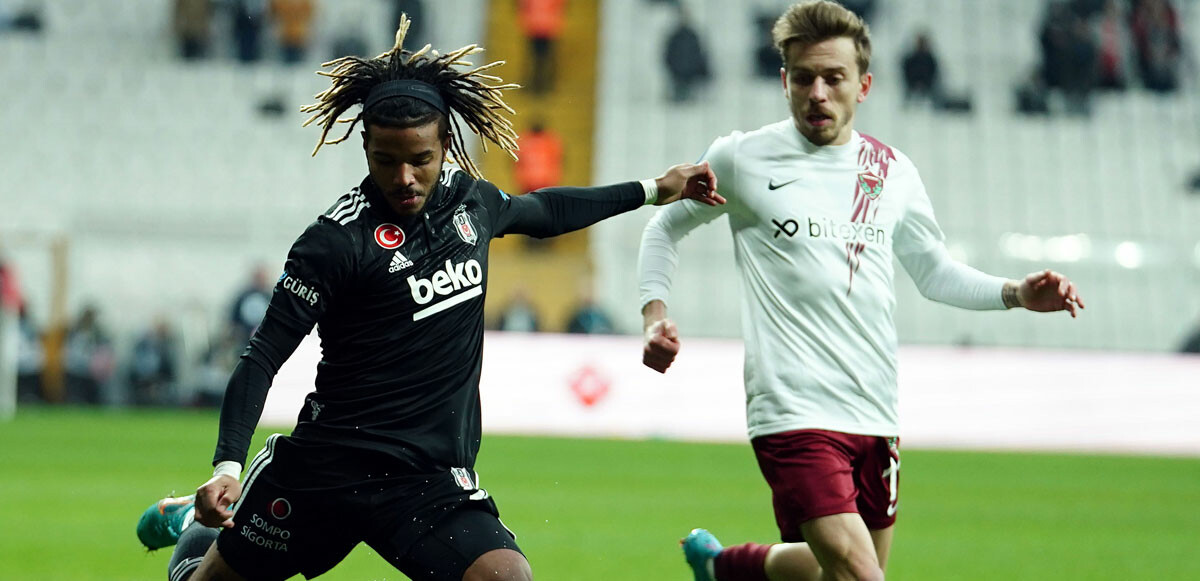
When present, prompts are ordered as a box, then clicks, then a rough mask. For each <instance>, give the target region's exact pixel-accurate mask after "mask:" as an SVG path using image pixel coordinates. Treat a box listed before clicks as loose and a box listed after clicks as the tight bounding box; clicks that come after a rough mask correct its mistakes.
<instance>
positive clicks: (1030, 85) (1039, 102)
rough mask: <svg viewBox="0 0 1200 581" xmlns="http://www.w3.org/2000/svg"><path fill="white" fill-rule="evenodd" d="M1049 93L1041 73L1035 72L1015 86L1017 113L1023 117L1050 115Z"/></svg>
mask: <svg viewBox="0 0 1200 581" xmlns="http://www.w3.org/2000/svg"><path fill="white" fill-rule="evenodd" d="M1048 95H1049V91H1048V89H1047V88H1046V84H1045V82H1044V76H1043V75H1042V72H1041V71H1037V70H1035V71H1034V72H1033V73H1031V74H1030V75H1029V78H1027V79H1025V82H1023V83H1021V84H1020V85H1017V91H1016V97H1017V112H1018V113H1021V114H1024V115H1048V114H1049V113H1050V101H1049V99H1048Z"/></svg>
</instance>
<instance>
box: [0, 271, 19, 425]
mask: <svg viewBox="0 0 1200 581" xmlns="http://www.w3.org/2000/svg"><path fill="white" fill-rule="evenodd" d="M22 303H23V301H22V299H21V291H20V285H19V284H18V283H17V276H16V270H15V269H14V267H13V266H12V265H11V264H9V263H8V262H6V261H5V260H4V259H3V258H0V419H6V418H10V417H12V415H13V414H14V413H15V412H16V403H17V399H18V396H17V392H18V387H17V376H18V373H19V367H20V344H21V322H20V311H21V306H22Z"/></svg>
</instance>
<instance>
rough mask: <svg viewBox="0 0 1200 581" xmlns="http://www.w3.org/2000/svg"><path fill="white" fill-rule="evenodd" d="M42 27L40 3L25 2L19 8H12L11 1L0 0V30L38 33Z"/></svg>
mask: <svg viewBox="0 0 1200 581" xmlns="http://www.w3.org/2000/svg"><path fill="white" fill-rule="evenodd" d="M43 27H44V25H43V21H42V7H41V5H40V4H27V5H25V6H22V7H20V8H14V7H13V4H12V2H6V1H4V0H0V32H4V31H5V30H14V31H17V32H32V33H39V32H41V31H42V28H43Z"/></svg>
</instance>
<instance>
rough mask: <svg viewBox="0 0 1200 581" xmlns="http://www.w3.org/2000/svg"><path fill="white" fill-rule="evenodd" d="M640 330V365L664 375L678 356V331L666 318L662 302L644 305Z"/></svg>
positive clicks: (664, 305)
mask: <svg viewBox="0 0 1200 581" xmlns="http://www.w3.org/2000/svg"><path fill="white" fill-rule="evenodd" d="M642 328H643V331H644V332H643V334H642V365H645V366H646V367H649V368H650V369H653V370H655V371H657V372H659V373H666V372H667V368H668V367H670V366H671V363H673V362H674V361H675V356H676V355H678V354H679V331H678V329H676V328H675V323H673V322H671V320H670V319H668V318H667V305H666V304H664V303H663V302H662V301H650V302H649V303H646V306H645V307H644V308H642Z"/></svg>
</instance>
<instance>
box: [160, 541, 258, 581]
mask: <svg viewBox="0 0 1200 581" xmlns="http://www.w3.org/2000/svg"><path fill="white" fill-rule="evenodd" d="M245 579H246V578H245V577H242V576H241V575H239V574H238V572H237V571H234V570H233V567H230V566H229V563H226V562H225V558H224V557H222V556H221V551H219V550H217V544H216V543H213V544H212V545H210V546H209V547H208V552H207V553H205V554H204V561H202V562H201V563H200V568H198V569H196V572H194V573H192V576H191V577H189V578H188V581H218V580H219V581H226V580H228V581H245ZM172 581H174V580H172Z"/></svg>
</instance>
